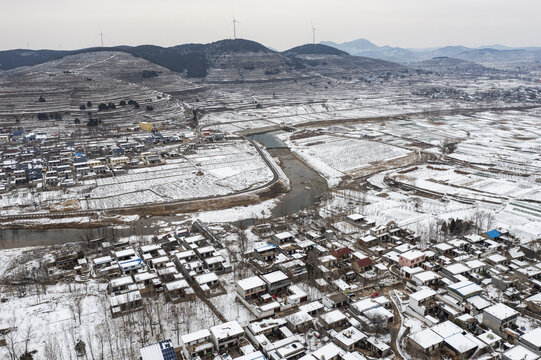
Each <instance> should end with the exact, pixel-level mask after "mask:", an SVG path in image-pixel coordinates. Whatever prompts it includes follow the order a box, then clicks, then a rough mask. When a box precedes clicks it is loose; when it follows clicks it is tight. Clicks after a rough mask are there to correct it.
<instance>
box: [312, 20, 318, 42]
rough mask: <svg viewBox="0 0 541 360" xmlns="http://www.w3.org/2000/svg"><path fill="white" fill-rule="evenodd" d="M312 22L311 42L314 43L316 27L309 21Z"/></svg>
mask: <svg viewBox="0 0 541 360" xmlns="http://www.w3.org/2000/svg"><path fill="white" fill-rule="evenodd" d="M310 24H312V44H315V43H316V30H317V29H316V28H315V27H314V23H313V22H310Z"/></svg>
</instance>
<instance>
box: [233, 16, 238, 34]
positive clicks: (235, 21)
mask: <svg viewBox="0 0 541 360" xmlns="http://www.w3.org/2000/svg"><path fill="white" fill-rule="evenodd" d="M237 23H238V21H237V20H236V19H235V16H234V15H233V23H232V24H233V39H234V40H236V39H237Z"/></svg>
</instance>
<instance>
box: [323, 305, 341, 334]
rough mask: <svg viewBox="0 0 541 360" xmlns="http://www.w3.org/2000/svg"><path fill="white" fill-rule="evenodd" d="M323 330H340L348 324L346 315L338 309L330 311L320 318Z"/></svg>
mask: <svg viewBox="0 0 541 360" xmlns="http://www.w3.org/2000/svg"><path fill="white" fill-rule="evenodd" d="M319 319H320V321H321V323H322V325H323V328H324V329H325V330H327V331H329V330H331V329H335V330H336V329H340V328H342V327H343V326H344V325H346V323H347V318H346V316H345V315H344V313H343V312H342V311H340V310H338V309H336V310H332V311H329V312H328V313H325V314H323V315H321V316H320V317H319Z"/></svg>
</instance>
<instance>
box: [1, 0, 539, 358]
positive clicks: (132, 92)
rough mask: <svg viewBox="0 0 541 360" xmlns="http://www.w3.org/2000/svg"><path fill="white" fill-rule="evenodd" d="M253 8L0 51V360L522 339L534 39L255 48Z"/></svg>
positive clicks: (535, 151)
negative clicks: (164, 32)
mask: <svg viewBox="0 0 541 360" xmlns="http://www.w3.org/2000/svg"><path fill="white" fill-rule="evenodd" d="M479 1H480V2H484V1H485V0H479ZM518 1H519V2H523V0H518ZM58 2H59V0H51V3H52V4H53V3H55V4H56V3H58ZM98 2H99V3H101V0H96V3H98ZM162 2H164V3H165V1H162V0H157V3H160V4H161V3H162ZM211 2H212V3H213V4H214V3H215V1H211ZM302 2H303V3H304V2H305V1H304V0H303V1H302ZM395 2H396V1H395V0H392V1H391V2H390V3H393V4H394V3H395ZM89 3H93V2H92V1H91V2H89ZM181 3H182V4H183V5H179V4H172V3H168V4H167V6H171V7H172V8H174V9H176V11H178V10H179V9H181V10H183V11H187V12H189V11H192V10H193V11H195V10H194V9H195V8H193V9H192V8H190V6H193V7H198V6H202V5H200V4H190V5H187V4H184V3H183V2H181ZM243 4H244V3H243ZM318 4H319V3H318ZM12 6H13V8H12V9H13V11H14V12H15V11H16V10H17V9H19V10H20V9H22V8H23V7H22V6H23V5H12ZM36 6H40V7H41V6H43V9H42V10H43V11H44V13H47V11H48V10H47V8H45V5H43V4H40V5H36ZM70 6H73V9H72V10H73V11H74V14H77V13H79V12H80V11H82V10H80V8H79V7H78V5H70ZM111 6H116V5H111ZM134 6H135V10H134V11H136V10H137V9H139V10H143V9H144V11H147V10H148V7H147V5H143V4H137V5H134ZM164 6H165V5H164ZM183 6H184V7H183ZM228 6H229V5H227V6H226V5H224V4H222V3H219V4H218V3H216V4H215V7H216V9H214V10H211V9H207V11H208V12H209V14H214V12H216V13H218V12H219V10H218V9H221V10H220V11H225V13H227V12H228V11H229V10H227V9H226V8H227V7H228ZM254 6H255V5H253V4H251V5H247V4H244V5H243V6H242V7H241V10H242V9H244V10H243V11H245V13H244V15H243V16H244V18H243V19H242V21H237V20H236V18H235V15H234V16H233V19H232V20H233V22H232V23H231V24H229V25H227V24H228V22H227V21H225V24H226V25H225V26H226V27H227V26H229V27H227V30H226V31H229V28H231V29H232V30H231V31H233V32H232V38H228V39H225V40H220V41H214V40H213V41H204V40H201V41H200V42H201V43H197V44H195V43H194V41H195V40H196V39H200V38H199V37H197V36H199V35H195V34H193V33H190V34H189V35H190V36H191V37H187V36H188V35H186V34H185V35H183V36H184V37H183V38H182V39H184V38H185V39H186V41H182V42H180V43H185V45H178V44H179V40H177V39H176V38H175V37H172V38H171V40H170V41H171V44H169V45H167V46H165V45H164V44H165V43H166V42H165V40H164V42H160V46H158V45H143V46H131V45H121V43H122V44H124V42H122V41H121V40H120V39H119V40H118V41H119V42H118V43H108V42H107V41H108V40H107V33H106V36H105V39H106V40H105V42H104V34H103V33H101V32H99V31H98V32H99V38H98V42H99V43H98V44H97V46H94V45H96V44H93V45H92V46H87V45H84V44H83V45H80V46H79V45H77V44H78V43H74V45H73V46H72V48H73V50H62V49H61V48H59V50H32V49H31V48H30V47H31V45H30V43H28V44H27V45H28V46H27V47H26V48H25V49H17V50H1V51H0V359H9V360H32V359H35V360H83V359H84V360H109V359H111V360H112V359H123V360H132V359H134V360H210V359H212V360H266V359H270V360H279V359H287V360H296V359H302V360H371V359H401V360H411V359H449V360H451V359H453V360H454V359H476V360H492V359H494V360H500V359H501V360H536V359H541V291H540V290H541V122H540V121H541V65H540V64H541V47H535V46H516V47H509V46H503V45H502V46H500V45H492V46H491V47H488V46H480V45H479V46H473V45H470V46H443V45H446V42H445V41H444V40H438V39H439V38H438V37H436V40H437V41H436V42H437V43H438V44H442V46H439V47H432V46H431V47H429V46H419V47H417V48H406V47H390V46H378V45H375V44H374V43H372V42H370V41H368V40H365V39H358V40H354V41H349V42H343V43H337V42H332V41H321V40H324V38H321V39H319V36H320V35H319V33H318V31H319V28H318V27H316V25H317V24H316V25H314V24H312V27H311V28H309V29H308V30H309V36H308V40H311V41H309V42H308V40H304V43H305V44H304V45H300V46H297V45H298V44H299V43H301V44H302V43H303V41H302V38H301V40H299V41H294V42H293V44H297V45H295V46H289V45H287V44H289V42H288V41H290V40H288V41H285V40H283V39H287V35H286V34H284V33H282V34H281V35H279V36H277V37H276V38H275V40H276V39H282V40H280V41H283V42H278V40H276V41H277V42H276V43H275V42H273V41H275V40H271V39H270V38H269V40H268V41H265V44H266V43H267V42H268V43H269V45H273V46H274V44H276V46H277V48H279V49H280V50H276V49H275V48H271V47H270V46H267V45H263V44H262V43H263V41H262V42H261V43H260V42H256V41H252V40H245V39H244V38H245V37H246V38H248V37H249V36H248V35H249V34H248V28H249V26H250V25H249V24H250V22H251V21H255V20H253V19H252V18H251V17H250V16H251V15H250V16H249V15H247V14H249V11H248V9H252V7H254ZM291 6H298V5H291ZM317 6H321V11H325V14H327V13H328V14H329V16H330V15H331V14H332V13H333V12H334V11H341V14H342V16H343V17H344V19H347V16H348V15H347V14H346V13H347V11H346V8H347V6H345V5H336V6H337V7H331V6H330V4H328V5H317ZM351 6H354V5H351ZM355 6H357V5H355ZM373 6H375V7H378V6H381V8H380V10H385V11H387V10H389V9H391V8H392V9H394V7H392V5H389V4H387V5H382V4H380V5H373ZM396 6H397V7H398V6H399V5H396ZM439 6H442V8H441V9H442V10H443V9H444V8H446V7H447V5H439ZM7 7H9V6H7ZM531 7H532V9H530V12H531V13H535V11H534V9H533V8H536V7H537V9H538V10H541V9H539V6H537V5H531ZM190 9H191V10H190ZM224 9H225V10H224ZM494 9H495V10H494V11H496V10H498V11H503V10H504V9H507V5H501V4H498V5H495V8H494ZM252 10H253V11H255V7H254V8H253V9H252ZM87 11H90V12H92V10H89V9H87ZM239 11H240V10H239ZM314 11H315V10H314ZM513 11H515V10H513ZM444 12H445V11H444ZM240 13H241V14H243V13H242V12H240ZM253 14H255V13H253ZM20 16H22V15H20ZM51 16H53V15H52V14H51ZM213 16H214V15H213ZM216 16H217V15H216ZM254 16H255V15H254ZM404 16H407V15H406V14H404ZM411 16H413V15H411ZM449 16H451V15H449ZM517 16H519V15H517ZM520 16H523V17H526V15H525V14H522V15H520ZM195 17H196V16H195ZM196 18H197V17H196ZM167 19H168V17H167V16H165V17H164V18H163V19H160V20H159V21H158V22H157V23H156V26H160V24H159V23H160V22H162V21H163V23H166V22H167V21H168V20H167ZM226 20H227V19H226ZM81 21H83V20H81ZM111 21H112V20H111ZM115 21H121V20H115ZM229 21H230V20H229ZM261 21H263V20H261ZM320 21H321V23H323V20H320ZM344 21H346V20H344ZM382 21H383V20H382ZM308 23H309V24H310V20H308ZM332 24H333V23H332V22H329V23H327V25H325V26H327V27H331V26H332ZM535 24H536V25H535V26H537V28H539V23H537V22H536V23H535ZM162 25H163V24H162ZM335 25H336V24H335ZM2 26H3V25H0V28H2ZM126 26H128V25H126ZM164 26H165V25H164ZM175 26H176V25H175ZM179 26H180V25H179ZM184 26H186V29H188V28H187V26H188V25H184ZM192 26H195V25H192ZM220 26H221V25H220ZM284 26H286V25H284ZM317 26H319V25H317ZM321 26H323V24H322V25H321ZM453 26H454V25H453ZM245 27H246V28H247V30H246V34H245V33H242V37H241V36H239V35H238V34H237V32H238V31H242V30H239V29H243V28H245ZM73 29H74V31H75V30H76V29H78V27H77V26H76V25H74V27H73ZM539 30H540V31H541V29H539ZM44 31H45V30H44ZM104 31H105V30H104ZM106 31H112V30H106ZM186 31H189V30H186ZM220 31H222V30H220ZM224 31H225V30H224ZM251 31H254V38H255V37H257V36H256V32H255V31H256V30H255V29H252V30H251ZM327 31H329V29H328V28H327ZM65 36H67V34H66V35H65ZM344 36H345V37H346V38H348V35H347V34H346V35H344ZM426 36H428V35H426ZM434 36H437V34H435V35H434ZM479 36H480V35H479ZM336 37H337V38H340V37H339V36H336ZM214 38H215V37H214ZM250 38H251V37H250ZM388 38H389V39H393V37H392V36H390V35H389V37H388ZM126 39H133V38H126ZM164 39H165V38H164ZM190 39H191V40H190ZM201 39H205V38H204V37H202V38H201ZM460 39H463V40H460ZM470 40H471V39H468V38H457V40H456V42H461V41H462V42H464V43H465V44H469V43H468V41H470ZM537 40H538V39H535V41H537ZM1 41H3V39H0V42H1ZM66 41H67V40H66ZM124 41H125V43H129V44H131V43H137V44H138V43H140V41H139V40H136V39H135V40H124ZM141 41H142V40H141ZM167 41H169V40H167ZM480 41H481V42H483V43H484V40H480ZM487 41H488V40H487ZM36 42H37V40H36ZM94 42H95V41H94ZM389 42H391V40H389ZM496 42H497V39H496V40H493V42H492V43H496ZM25 43H26V40H25ZM381 43H383V41H382V42H381ZM44 44H45V45H43V46H44V48H46V47H47V46H46V45H47V43H44ZM279 44H283V45H280V46H278V45H279ZM532 44H533V45H536V44H535V43H532ZM161 45H164V46H161ZM537 45H541V44H537ZM2 46H3V47H1V48H6V49H7V48H13V47H14V45H13V46H12V45H8V42H5V44H4V45H2ZM36 46H37V45H36ZM39 48H41V47H39Z"/></svg>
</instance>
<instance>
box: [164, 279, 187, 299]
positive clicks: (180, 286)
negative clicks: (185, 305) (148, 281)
mask: <svg viewBox="0 0 541 360" xmlns="http://www.w3.org/2000/svg"><path fill="white" fill-rule="evenodd" d="M163 286H164V290H165V296H166V298H167V299H168V300H169V301H173V302H174V301H179V300H181V299H183V298H185V297H186V295H187V290H189V289H190V285H189V284H188V282H187V281H186V280H184V279H179V280H175V281H171V282H168V283H166V284H164V285H163Z"/></svg>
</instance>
